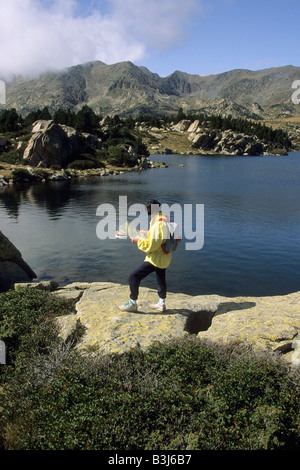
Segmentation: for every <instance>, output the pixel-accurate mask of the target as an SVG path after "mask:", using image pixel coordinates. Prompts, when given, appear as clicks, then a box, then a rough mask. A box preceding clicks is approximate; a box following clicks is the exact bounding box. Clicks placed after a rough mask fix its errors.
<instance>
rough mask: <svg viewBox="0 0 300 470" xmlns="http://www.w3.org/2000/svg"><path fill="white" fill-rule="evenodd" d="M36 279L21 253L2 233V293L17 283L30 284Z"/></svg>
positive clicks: (0, 269) (0, 271) (0, 272)
mask: <svg viewBox="0 0 300 470" xmlns="http://www.w3.org/2000/svg"><path fill="white" fill-rule="evenodd" d="M36 277H37V276H36V274H35V273H34V272H33V270H32V269H31V268H30V266H28V264H27V263H26V262H25V261H24V260H23V258H22V255H21V253H20V251H19V250H18V249H17V248H16V247H15V246H14V245H13V243H11V242H10V240H9V239H8V238H7V237H6V236H5V235H3V233H2V232H0V292H5V291H6V290H8V289H11V288H12V287H13V286H14V284H15V283H18V282H30V281H32V280H33V279H35V278H36Z"/></svg>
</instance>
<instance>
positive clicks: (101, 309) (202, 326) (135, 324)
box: [0, 232, 300, 366]
mask: <svg viewBox="0 0 300 470" xmlns="http://www.w3.org/2000/svg"><path fill="white" fill-rule="evenodd" d="M34 279H37V275H36V274H35V273H34V272H33V270H32V269H31V268H30V266H28V264H27V263H26V262H25V261H24V260H23V258H22V255H21V253H20V251H19V250H18V249H17V248H16V247H15V246H14V245H13V244H12V243H11V242H10V240H9V239H8V238H7V237H6V236H5V235H3V233H2V232H0V292H5V291H7V290H9V289H19V288H20V287H21V288H31V289H42V290H47V291H51V292H52V293H53V295H58V296H62V297H67V298H69V299H73V300H74V301H75V302H76V313H74V312H70V314H68V315H65V316H63V317H59V318H58V319H57V321H58V323H59V328H60V335H61V336H62V337H63V338H64V339H65V340H66V339H67V338H68V336H70V335H72V333H73V332H74V329H76V327H77V326H78V322H79V324H81V325H82V326H83V327H84V329H85V333H84V335H83V337H82V338H81V340H80V342H79V344H78V346H77V347H78V348H79V349H80V350H82V351H83V352H100V353H104V354H107V353H122V352H124V351H127V350H129V349H130V348H135V347H140V348H147V347H148V346H150V344H152V343H153V342H154V341H165V340H167V339H170V338H181V337H182V336H184V335H186V334H192V335H197V337H199V338H200V339H201V338H202V339H207V340H210V341H213V342H216V343H224V342H225V343H226V342H235V343H237V344H238V343H245V344H246V345H248V346H249V348H251V349H260V350H267V351H271V352H274V353H279V354H282V356H283V357H284V358H285V359H286V360H287V361H288V362H289V363H291V364H292V365H294V366H297V365H300V337H299V331H300V315H299V305H300V292H295V293H291V294H288V295H281V296H271V297H233V298H229V297H223V296H220V295H196V296H191V295H186V294H184V293H169V294H168V299H167V311H166V312H163V313H158V312H154V311H153V310H151V308H150V305H151V304H152V303H155V302H156V300H157V293H156V291H155V290H153V289H149V288H145V287H141V288H140V296H139V302H138V306H139V309H138V312H137V313H133V312H123V311H121V310H120V309H119V305H121V304H123V303H124V302H125V301H126V300H128V296H129V288H128V286H127V285H126V286H124V285H121V284H116V283H111V282H92V283H88V282H74V283H72V284H69V285H66V286H63V287H60V286H59V285H58V283H56V282H54V281H45V282H41V281H38V280H37V281H33V280H34Z"/></svg>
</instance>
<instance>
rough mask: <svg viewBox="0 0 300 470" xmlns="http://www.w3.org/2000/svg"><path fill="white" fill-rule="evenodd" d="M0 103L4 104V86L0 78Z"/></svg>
mask: <svg viewBox="0 0 300 470" xmlns="http://www.w3.org/2000/svg"><path fill="white" fill-rule="evenodd" d="M0 104H6V86H5V82H4V81H3V80H0Z"/></svg>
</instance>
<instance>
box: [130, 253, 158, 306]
mask: <svg viewBox="0 0 300 470" xmlns="http://www.w3.org/2000/svg"><path fill="white" fill-rule="evenodd" d="M153 272H156V279H157V293H158V296H159V297H160V298H161V299H165V298H166V295H167V285H166V270H165V269H161V268H157V267H156V266H154V265H153V264H151V263H149V262H148V261H144V262H143V263H142V264H141V265H140V266H139V267H138V268H136V269H135V270H134V271H132V273H131V274H130V276H129V287H130V298H131V299H132V300H137V298H138V295H139V286H140V283H141V281H142V280H143V279H144V278H145V277H146V276H148V275H149V274H150V273H153Z"/></svg>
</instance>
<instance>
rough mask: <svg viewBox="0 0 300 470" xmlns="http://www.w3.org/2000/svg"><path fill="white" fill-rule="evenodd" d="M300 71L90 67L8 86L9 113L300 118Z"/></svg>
mask: <svg viewBox="0 0 300 470" xmlns="http://www.w3.org/2000/svg"><path fill="white" fill-rule="evenodd" d="M299 79H300V67H295V66H292V65H288V66H285V67H276V68H269V69H263V70H258V71H251V70H246V69H237V70H231V71H228V72H224V73H220V74H215V75H209V76H200V75H192V74H188V73H185V72H181V71H175V72H174V73H172V74H171V75H169V76H167V77H160V76H159V75H158V74H156V73H152V72H151V71H149V70H148V69H147V68H146V67H143V66H137V65H135V64H133V63H132V62H120V63H116V64H112V65H107V64H104V63H103V62H100V61H96V62H88V63H86V64H81V65H77V66H73V67H70V68H68V69H65V70H61V71H58V72H52V73H46V74H44V75H42V76H41V77H39V78H38V79H34V80H26V81H22V80H18V82H15V83H12V84H10V85H8V86H7V93H6V106H5V108H16V110H17V111H18V112H19V113H20V114H22V115H26V114H28V113H29V112H30V111H33V110H36V109H42V108H43V107H44V106H47V107H48V109H49V111H50V112H54V111H55V110H57V109H58V108H60V107H63V108H66V109H68V108H69V109H71V110H73V111H78V110H79V109H80V108H81V107H82V106H83V105H85V104H87V105H88V106H90V107H91V108H93V109H94V111H96V112H97V113H99V114H101V115H103V116H106V115H115V114H118V115H119V116H124V117H125V116H130V115H133V116H137V115H140V114H152V115H161V114H174V113H177V112H178V109H179V108H182V109H183V110H184V111H185V112H188V111H192V112H206V113H215V114H222V115H228V114H231V115H233V116H234V117H244V118H251V119H262V118H263V119H274V118H285V117H293V116H299V114H300V110H299V108H300V106H299V105H295V104H293V103H292V99H291V98H292V93H293V90H292V83H293V82H294V81H295V80H299Z"/></svg>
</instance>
